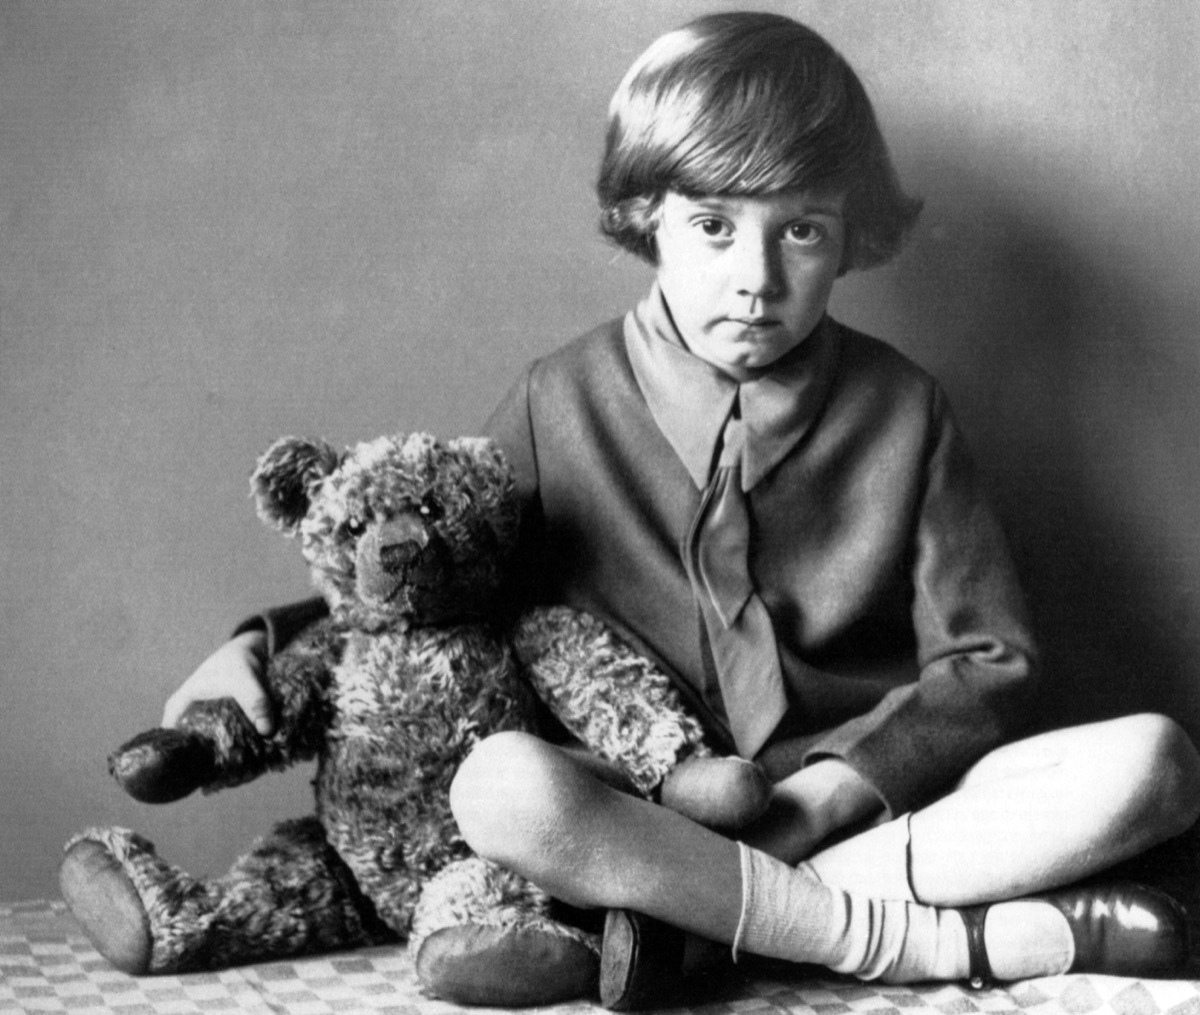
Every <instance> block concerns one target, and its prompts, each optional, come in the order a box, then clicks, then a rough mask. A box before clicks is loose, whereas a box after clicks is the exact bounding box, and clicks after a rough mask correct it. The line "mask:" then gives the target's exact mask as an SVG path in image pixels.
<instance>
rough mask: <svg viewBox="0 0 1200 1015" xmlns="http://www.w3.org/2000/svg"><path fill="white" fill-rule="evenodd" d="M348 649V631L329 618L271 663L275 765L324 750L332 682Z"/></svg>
mask: <svg viewBox="0 0 1200 1015" xmlns="http://www.w3.org/2000/svg"><path fill="white" fill-rule="evenodd" d="M344 645H345V637H344V633H343V632H342V631H341V630H340V629H339V628H338V627H337V625H336V624H335V623H334V622H333V621H332V620H330V619H329V618H327V617H326V618H323V619H321V620H318V621H316V622H314V623H312V624H310V625H309V626H308V627H306V628H305V629H304V630H303V631H302V632H300V634H298V635H297V636H296V637H295V638H294V639H293V640H292V641H291V642H290V643H289V644H288V645H287V646H286V647H285V648H284V649H282V650H281V651H279V652H277V653H276V654H275V655H274V656H272V657H271V658H270V659H269V660H268V662H267V666H266V669H265V672H264V673H263V677H262V683H263V689H264V690H265V691H266V693H267V696H268V697H269V698H270V701H271V707H272V711H273V713H274V717H275V732H274V733H273V734H272V736H271V737H270V738H269V739H268V741H267V742H268V744H269V745H270V747H269V754H270V760H269V761H268V765H269V766H270V767H280V766H282V765H286V764H291V763H293V762H297V761H307V760H309V759H311V758H313V757H314V756H315V755H316V754H317V753H318V752H319V751H320V749H321V747H322V745H323V744H324V741H325V732H326V730H328V728H329V725H330V721H331V718H332V705H331V703H330V697H329V689H330V683H331V680H332V675H333V670H334V668H335V667H336V666H337V664H338V662H339V661H340V659H341V656H342V652H343V650H344Z"/></svg>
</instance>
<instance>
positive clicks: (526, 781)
mask: <svg viewBox="0 0 1200 1015" xmlns="http://www.w3.org/2000/svg"><path fill="white" fill-rule="evenodd" d="M785 784H786V780H784V784H781V790H783V791H786V785H785ZM451 805H452V807H453V809H454V813H455V816H456V818H457V819H458V822H459V826H460V828H461V830H462V833H463V835H464V837H465V838H466V840H467V841H468V842H469V843H470V845H471V846H472V847H473V848H474V849H475V850H476V851H477V852H479V853H480V854H482V855H484V856H486V857H488V858H490V859H493V860H496V861H497V862H499V863H501V864H504V865H505V866H508V867H510V868H512V869H513V870H515V871H517V872H518V873H521V874H523V875H525V876H526V877H528V878H529V879H530V880H531V881H533V882H534V883H536V884H538V885H540V886H541V887H542V888H544V889H545V890H547V891H548V892H550V893H551V894H552V895H555V896H557V897H559V898H561V899H563V900H564V901H566V902H569V903H572V904H574V905H577V906H584V907H607V908H629V909H635V910H637V911H639V912H642V913H645V914H647V915H649V916H653V917H656V918H658V919H661V920H664V921H666V922H668V923H671V924H674V925H675V926H677V927H681V928H683V929H685V930H688V931H691V932H693V933H696V934H699V935H701V936H703V937H707V938H710V939H712V940H716V941H720V942H724V943H726V944H730V943H733V942H734V941H735V939H736V938H737V936H738V931H739V926H741V925H742V924H743V916H744V913H743V898H744V897H743V866H742V856H743V854H742V851H741V849H740V847H739V846H738V844H737V843H735V842H733V841H731V840H729V839H726V838H724V837H722V836H720V835H718V834H716V833H714V832H711V831H709V830H708V829H705V828H702V827H700V826H699V825H696V824H695V823H693V822H691V821H689V820H688V819H686V818H684V817H682V816H680V815H678V814H675V813H673V812H671V811H669V810H667V809H665V808H662V807H659V806H656V805H654V804H650V803H647V802H645V801H642V800H640V799H637V798H635V797H632V796H629V795H627V794H625V793H623V792H621V791H620V790H618V789H615V788H613V787H612V786H611V785H609V784H607V783H606V781H605V780H604V779H602V778H598V777H597V774H596V772H595V769H594V768H591V767H589V766H587V765H585V764H582V763H580V762H579V761H578V760H577V759H575V758H574V757H572V756H571V755H570V754H569V753H567V752H565V751H562V750H560V749H558V748H556V747H554V746H552V745H549V744H546V743H544V742H542V741H539V740H537V739H536V738H533V737H530V736H527V735H523V734H518V733H508V734H500V735H497V736H495V737H492V738H489V739H488V740H487V741H485V742H483V743H482V744H481V745H480V746H479V748H478V749H477V750H476V751H475V752H474V753H473V754H472V755H471V757H470V758H468V759H467V761H466V762H465V763H464V764H463V766H462V768H461V769H460V772H459V775H458V777H457V778H456V780H455V783H454V785H453V787H452V790H451ZM1198 813H1200V759H1198V758H1197V754H1196V751H1195V749H1194V748H1193V747H1192V745H1191V743H1190V741H1189V740H1188V739H1187V737H1186V736H1185V735H1184V734H1183V733H1182V731H1180V730H1179V729H1178V727H1177V726H1175V725H1174V724H1173V723H1171V722H1170V721H1168V720H1166V719H1163V718H1161V717H1158V716H1135V717H1130V718H1126V719H1118V720H1112V721H1109V722H1105V723H1097V724H1092V725H1090V726H1086V727H1078V728H1075V729H1070V730H1063V731H1056V732H1053V733H1048V734H1044V735H1042V736H1039V737H1035V738H1032V739H1030V740H1026V741H1021V742H1018V743H1015V744H1011V745H1009V746H1007V747H1004V748H1001V749H1000V750H998V751H996V752H993V753H992V754H991V755H989V756H988V757H986V758H984V759H983V760H982V761H980V762H979V764H977V765H976V766H975V767H974V768H973V769H971V771H970V772H968V773H967V774H966V776H964V778H963V779H962V780H961V782H960V783H959V785H958V786H957V787H956V789H955V790H954V791H953V792H952V793H950V794H949V795H947V796H946V797H944V798H943V799H942V800H939V801H937V802H936V803H934V804H932V805H931V806H930V807H928V808H925V809H924V810H922V811H920V812H918V813H916V814H915V815H913V816H912V820H911V834H912V840H911V846H910V847H909V849H910V850H911V880H912V887H913V888H914V889H915V894H916V897H917V898H919V899H920V900H921V902H922V903H925V904H927V906H926V907H917V909H921V908H928V906H955V905H966V904H971V903H976V902H988V901H995V900H997V899H1006V898H1013V897H1017V896H1022V895H1027V894H1030V893H1033V892H1038V891H1041V890H1043V889H1046V888H1050V887H1053V886H1055V885H1061V884H1064V883H1066V882H1069V881H1073V880H1076V879H1078V878H1081V877H1085V876H1087V875H1089V874H1093V873H1096V872H1098V871H1100V870H1102V869H1104V868H1105V867H1107V866H1109V865H1111V864H1113V863H1116V862H1117V861H1119V860H1121V859H1124V858H1125V857H1127V856H1130V855H1133V854H1134V853H1137V852H1139V851H1141V850H1143V849H1146V848H1148V847H1149V846H1151V845H1153V844H1155V843H1157V842H1160V841H1162V840H1164V839H1166V838H1168V837H1170V836H1172V835H1174V834H1177V833H1178V832H1181V831H1183V830H1184V829H1185V828H1187V827H1188V826H1189V825H1190V824H1191V823H1192V822H1193V821H1194V820H1195V819H1196V816H1197V814H1198ZM896 831H897V830H896V828H894V827H889V825H884V826H880V827H878V828H875V829H871V830H869V831H867V832H865V833H862V834H861V835H859V836H855V837H854V838H851V839H847V840H845V841H844V842H842V843H839V844H837V845H836V846H832V847H830V848H828V849H825V850H821V851H819V852H818V853H816V854H815V855H814V856H812V857H811V858H810V865H811V870H812V871H813V872H815V874H816V875H817V877H818V878H819V879H820V882H817V881H816V879H811V880H812V881H813V882H814V883H817V884H823V885H825V886H827V887H828V888H830V889H832V890H834V893H835V894H838V892H837V890H839V889H840V890H844V891H845V892H849V893H851V894H852V895H853V896H857V897H858V898H860V899H863V898H878V899H904V898H906V897H908V898H911V897H912V896H911V895H910V894H909V892H908V885H907V883H906V882H907V878H906V877H905V876H903V872H906V871H907V869H908V863H907V862H906V859H907V858H906V857H905V855H904V852H903V851H904V849H905V840H904V839H902V838H901V837H899V836H898V835H897V834H896ZM897 843H899V844H900V845H899V849H900V854H899V856H898V855H897ZM782 859H784V860H785V861H787V862H788V863H789V864H790V863H794V862H795V861H796V860H798V859H800V858H799V857H788V856H784V857H782ZM878 871H885V872H888V873H887V874H886V875H885V878H884V881H885V882H886V883H881V882H880V879H879V876H878V874H877V872H878ZM896 871H900V872H902V875H901V877H899V878H897V875H896V873H895V872H896ZM900 881H903V882H905V883H903V884H901V883H899V882H900ZM805 890H806V891H807V888H806V889H805ZM823 905H824V904H822V906H823ZM909 905H911V904H909ZM1021 905H1024V906H1029V905H1036V904H1031V903H1021ZM822 906H814V908H813V912H814V913H823V912H824V911H825V910H824V909H823V908H822ZM826 908H827V907H826ZM1002 908H1003V907H997V916H998V919H997V920H996V921H993V922H992V923H989V927H988V948H989V952H990V953H991V956H992V961H993V966H994V967H996V972H997V973H998V974H1001V971H1002V970H1004V971H1005V972H1006V973H1007V974H1008V975H1011V976H1019V975H1033V974H1034V973H1035V972H1042V971H1045V970H1043V969H1038V968H1027V967H1026V966H1020V965H1019V963H1018V964H1017V965H1016V966H1013V965H1012V964H1010V963H1008V961H1007V960H1008V957H1009V956H1008V955H1007V950H1006V949H1007V948H1008V944H1009V943H1008V942H1006V940H1005V935H1004V934H1002V933H1000V932H999V931H997V930H996V928H1000V930H1003V928H1004V927H1005V920H1004V919H1003V913H1002V912H1000V910H1001V909H1002ZM1041 908H1042V909H1048V907H1044V906H1043V907H1041ZM907 911H908V910H906V912H907ZM916 911H917V910H916V909H914V910H912V912H916ZM1035 915H1036V914H1035ZM1042 915H1043V916H1044V917H1046V919H1047V920H1049V921H1050V922H1049V924H1048V925H1049V926H1050V927H1051V928H1054V927H1055V926H1056V925H1055V923H1054V920H1055V919H1056V917H1055V916H1054V915H1052V914H1049V913H1043V914H1042ZM1025 916H1026V917H1028V916H1029V914H1028V913H1026V914H1025ZM799 918H800V919H801V920H804V919H807V917H805V916H804V914H800V917H799ZM814 919H816V923H814V925H813V926H812V927H807V928H806V929H805V934H806V935H808V938H812V939H813V940H819V939H820V938H821V937H822V935H825V934H827V933H831V932H829V931H828V928H827V927H826V926H825V925H824V924H821V923H820V919H823V917H822V918H820V919H817V918H814ZM943 924H944V925H943V926H941V928H940V929H939V931H938V933H939V934H943V935H945V934H949V935H950V936H951V937H954V936H955V935H958V936H959V937H961V936H962V934H963V932H962V930H961V927H960V926H959V925H957V924H955V923H954V922H953V921H950V922H949V923H946V922H945V921H943ZM1022 926H1023V927H1025V928H1033V930H1025V931H1024V932H1023V933H1025V935H1026V937H1027V936H1028V934H1029V933H1033V932H1034V930H1036V927H1037V920H1033V921H1030V920H1028V919H1025V920H1023V921H1022ZM810 931H811V934H810V933H809V932H810ZM808 938H806V940H807V939H808ZM993 938H995V940H993ZM943 943H944V942H943ZM1018 944H1019V945H1020V949H1017V948H1015V946H1014V961H1017V960H1018V959H1019V956H1018V955H1017V952H1018V951H1021V950H1022V949H1026V946H1027V945H1028V941H1024V940H1023V941H1020V942H1018ZM743 945H744V947H746V948H747V950H754V949H753V948H751V947H750V943H749V942H745V941H743ZM939 947H940V946H939ZM762 950H764V952H765V949H762ZM951 951H952V952H954V949H951ZM1034 951H1035V952H1036V951H1037V950H1036V949H1035V950H1034ZM1021 953H1022V954H1024V952H1023V951H1022V952H1021ZM939 954H940V955H941V958H940V959H939V963H940V964H939V966H938V975H947V976H962V975H965V973H966V969H965V968H963V965H964V956H965V946H964V948H960V949H957V952H955V954H956V955H957V957H956V958H955V957H953V956H952V961H950V962H949V965H947V961H946V958H945V957H946V954H947V952H946V949H945V948H941V951H940V952H939ZM788 957H793V958H795V959H797V960H803V961H822V959H823V958H825V952H823V951H821V949H820V948H817V949H816V950H815V951H814V952H813V953H812V954H795V955H790V954H789V956H788ZM1040 961H1043V962H1044V961H1045V959H1044V957H1043V958H1042V959H1041V960H1040Z"/></svg>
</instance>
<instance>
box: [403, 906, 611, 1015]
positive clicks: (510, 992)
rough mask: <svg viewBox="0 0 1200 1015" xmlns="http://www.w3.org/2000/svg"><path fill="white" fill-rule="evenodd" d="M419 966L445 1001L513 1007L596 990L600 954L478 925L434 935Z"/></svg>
mask: <svg viewBox="0 0 1200 1015" xmlns="http://www.w3.org/2000/svg"><path fill="white" fill-rule="evenodd" d="M416 966H417V976H418V978H419V979H420V981H421V982H422V983H423V984H425V985H426V987H427V989H428V990H429V992H430V993H433V994H435V995H436V996H437V997H440V998H442V999H443V1000H446V1001H452V1002H454V1003H456V1004H486V1005H490V1006H501V1007H514V1008H515V1007H525V1006H530V1005H544V1004H555V1003H557V1002H560V1001H568V1000H573V999H575V998H579V997H587V996H588V995H589V994H590V995H595V993H596V989H597V985H598V983H599V977H600V960H599V957H598V956H597V955H596V953H595V952H594V951H592V949H590V948H588V947H587V945H585V944H583V943H582V942H580V941H577V940H574V939H572V938H568V937H564V936H562V935H558V934H551V933H547V932H545V931H542V930H538V929H536V928H522V929H517V928H513V927H489V926H481V925H478V924H465V925H458V926H453V927H446V928H444V929H442V930H439V931H436V932H434V933H433V934H430V935H429V937H427V938H426V939H425V940H424V942H422V944H421V949H420V951H419V952H418V953H417V957H416Z"/></svg>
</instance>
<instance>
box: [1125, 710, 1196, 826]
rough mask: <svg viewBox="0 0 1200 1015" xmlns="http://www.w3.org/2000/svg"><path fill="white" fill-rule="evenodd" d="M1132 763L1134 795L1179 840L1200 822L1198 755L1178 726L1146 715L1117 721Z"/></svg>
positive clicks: (1151, 714) (1164, 717)
mask: <svg viewBox="0 0 1200 1015" xmlns="http://www.w3.org/2000/svg"><path fill="white" fill-rule="evenodd" d="M1117 724H1118V726H1119V729H1120V731H1121V734H1122V737H1121V739H1122V742H1123V743H1124V744H1125V745H1127V747H1128V750H1129V754H1130V756H1131V758H1132V759H1133V761H1132V765H1131V767H1132V768H1133V769H1134V770H1133V771H1132V772H1131V773H1130V775H1131V777H1132V779H1133V784H1132V787H1131V792H1132V794H1133V795H1134V798H1135V799H1137V800H1140V801H1141V802H1142V803H1143V804H1144V805H1145V807H1144V809H1145V811H1147V812H1149V814H1148V816H1149V815H1152V816H1153V819H1154V820H1155V821H1156V822H1157V823H1159V825H1160V826H1161V828H1162V832H1163V834H1164V835H1177V834H1179V833H1180V832H1183V831H1185V830H1186V829H1187V828H1189V827H1190V826H1191V825H1192V824H1193V823H1194V822H1195V821H1196V819H1197V817H1198V816H1200V754H1198V753H1197V751H1196V747H1195V745H1194V744H1193V743H1192V740H1191V738H1190V737H1189V736H1188V735H1187V733H1186V732H1184V730H1183V728H1182V727H1181V726H1180V725H1179V724H1178V723H1176V722H1175V721H1174V720H1172V719H1169V718H1167V717H1166V716H1164V715H1158V714H1155V713H1142V714H1139V715H1132V716H1127V717H1125V718H1124V719H1120V720H1117Z"/></svg>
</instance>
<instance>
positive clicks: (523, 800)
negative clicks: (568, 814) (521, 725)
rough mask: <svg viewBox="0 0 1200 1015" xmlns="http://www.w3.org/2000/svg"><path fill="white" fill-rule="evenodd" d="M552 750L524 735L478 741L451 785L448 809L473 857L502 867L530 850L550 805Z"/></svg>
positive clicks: (498, 736) (510, 733)
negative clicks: (542, 812) (493, 862)
mask: <svg viewBox="0 0 1200 1015" xmlns="http://www.w3.org/2000/svg"><path fill="white" fill-rule="evenodd" d="M552 752H554V748H553V747H551V746H550V745H549V744H546V743H545V742H544V741H542V740H539V739H538V738H537V737H534V736H530V735H529V734H527V733H518V732H511V731H510V732H505V733H496V734H493V735H492V736H490V737H488V738H487V739H486V740H482V741H480V743H479V744H478V745H476V747H475V749H474V750H473V751H472V752H471V753H470V754H469V755H468V756H467V758H466V760H465V761H463V763H462V764H461V765H460V766H459V769H458V772H457V773H456V775H455V777H454V781H453V782H452V783H451V785H450V810H451V811H452V813H453V814H454V818H455V820H456V821H457V822H458V827H459V831H460V832H461V833H462V836H463V838H464V839H465V840H466V842H467V845H469V846H470V847H471V848H472V849H473V850H475V852H476V853H478V854H479V855H480V856H484V857H488V858H489V859H492V860H496V861H498V862H501V863H511V862H512V861H513V859H514V856H515V854H516V853H517V852H518V851H521V850H522V849H527V848H531V846H532V839H533V836H532V834H531V832H532V831H533V830H534V829H536V828H537V827H538V825H539V824H540V823H541V822H542V821H543V820H544V819H545V815H541V817H540V819H539V815H537V814H536V813H534V812H535V811H537V810H546V809H548V808H549V807H551V806H552V794H551V793H550V792H549V788H550V786H549V784H550V781H551V779H550V772H551V768H552V761H553V758H552Z"/></svg>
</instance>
